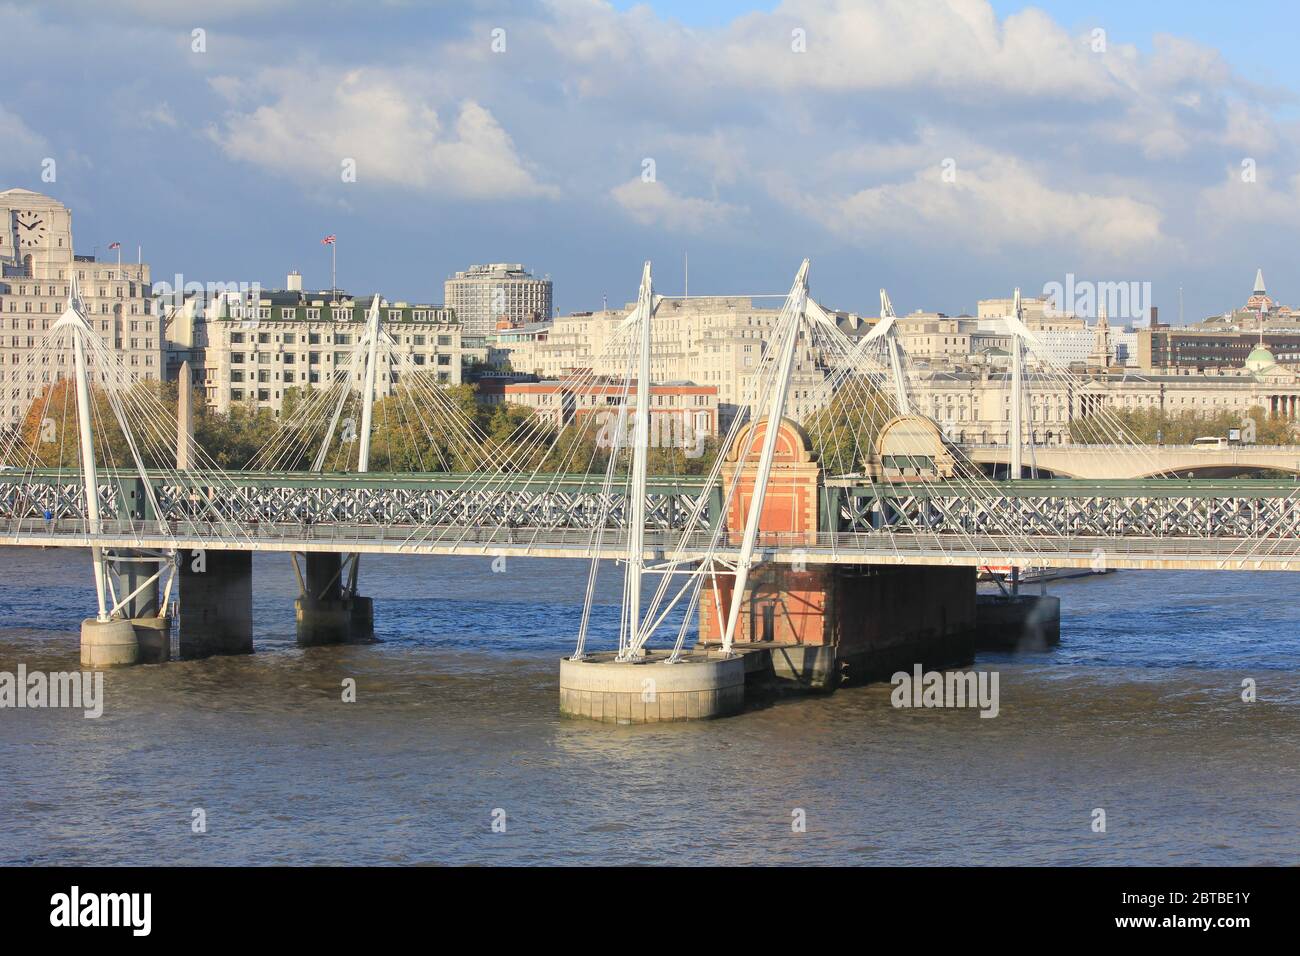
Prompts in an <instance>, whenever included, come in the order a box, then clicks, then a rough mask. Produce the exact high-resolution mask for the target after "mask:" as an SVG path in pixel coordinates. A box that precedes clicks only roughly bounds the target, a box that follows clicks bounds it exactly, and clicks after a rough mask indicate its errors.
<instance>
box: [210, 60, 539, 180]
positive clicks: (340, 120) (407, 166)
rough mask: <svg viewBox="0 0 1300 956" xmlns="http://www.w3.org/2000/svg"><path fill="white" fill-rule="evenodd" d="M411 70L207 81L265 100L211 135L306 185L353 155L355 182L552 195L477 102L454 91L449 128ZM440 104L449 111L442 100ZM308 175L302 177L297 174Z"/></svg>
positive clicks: (268, 74)
mask: <svg viewBox="0 0 1300 956" xmlns="http://www.w3.org/2000/svg"><path fill="white" fill-rule="evenodd" d="M424 80H425V78H424V77H422V76H421V75H419V74H417V73H411V72H406V73H402V72H391V71H386V70H377V69H354V70H349V71H347V72H345V73H342V74H341V75H340V74H337V73H335V72H333V71H329V70H325V69H318V70H297V69H277V70H268V71H265V72H263V73H262V74H261V75H259V76H258V77H256V78H255V79H254V80H253V81H252V82H242V81H239V80H235V79H232V78H229V77H223V78H218V79H217V80H214V82H213V87H214V89H216V90H218V92H220V93H222V94H223V95H224V96H226V97H227V98H228V99H230V100H232V101H235V102H242V101H245V100H248V99H253V100H258V99H261V98H264V97H265V96H266V95H267V94H269V96H270V99H271V101H270V102H262V103H261V104H260V105H257V106H252V107H250V108H247V109H246V111H240V110H235V111H232V112H231V113H230V114H228V115H227V116H226V118H225V120H224V122H223V123H222V125H221V127H220V128H219V129H218V130H216V131H214V134H213V135H214V137H215V138H216V140H217V141H218V142H219V143H220V145H221V148H222V149H223V150H225V152H226V153H227V154H228V155H229V156H231V157H233V158H236V159H241V160H244V161H246V162H250V163H254V164H256V165H259V166H262V167H264V168H267V169H271V170H274V171H276V172H280V173H285V174H289V175H293V176H305V177H307V178H308V179H309V180H311V183H310V184H311V185H315V184H316V183H317V182H319V181H321V180H323V179H324V178H327V177H333V178H335V179H336V180H337V179H338V178H339V177H340V175H341V170H342V163H343V161H344V160H345V159H352V160H355V162H356V172H357V182H359V183H365V182H378V183H383V184H390V185H396V186H404V187H408V188H411V189H416V190H419V191H421V192H424V193H428V194H431V195H436V196H440V197H446V198H455V199H518V198H529V197H554V196H555V195H557V191H556V190H555V189H554V187H551V186H547V185H543V184H541V183H539V182H538V181H537V180H536V179H535V178H534V176H533V173H532V172H531V171H530V170H529V169H528V167H527V165H526V164H525V163H524V161H523V160H522V159H521V157H520V156H519V153H518V151H517V150H516V149H515V144H514V141H513V140H512V139H511V137H510V135H509V134H508V133H507V132H506V131H505V130H504V129H502V127H501V125H500V124H499V123H498V122H497V121H496V119H495V118H494V117H493V116H492V113H491V112H490V111H489V110H488V109H487V108H486V107H484V106H482V105H480V104H479V103H478V102H476V101H474V100H472V99H465V100H461V101H460V102H459V103H458V104H456V106H455V107H454V109H455V113H454V115H455V118H454V120H453V122H452V125H451V128H450V129H447V128H445V127H444V124H443V121H442V119H441V117H440V116H439V112H438V110H437V109H435V108H434V107H433V106H432V105H431V104H430V103H429V102H428V101H427V100H426V99H425V98H424V96H423V95H422V93H421V90H422V89H423V88H424ZM446 112H451V110H450V109H449V110H447V111H446ZM304 185H308V183H304Z"/></svg>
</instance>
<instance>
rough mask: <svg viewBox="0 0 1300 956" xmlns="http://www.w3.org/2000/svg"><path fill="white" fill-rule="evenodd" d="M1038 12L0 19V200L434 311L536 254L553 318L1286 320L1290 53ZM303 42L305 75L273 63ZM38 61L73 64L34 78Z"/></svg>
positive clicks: (281, 8)
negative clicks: (1136, 286)
mask: <svg viewBox="0 0 1300 956" xmlns="http://www.w3.org/2000/svg"><path fill="white" fill-rule="evenodd" d="M1043 6H1045V7H1046V11H1044V10H1042V9H1038V8H1031V7H1027V6H1026V5H1024V4H1015V3H995V4H992V5H989V4H985V3H979V2H970V3H941V2H937V0H936V2H932V3H923V4H895V3H879V4H874V5H869V6H866V7H862V6H858V5H846V4H840V3H834V2H829V0H828V2H804V3H788V4H784V5H782V6H780V7H779V8H776V9H775V10H773V9H772V8H771V7H772V5H770V4H759V5H757V8H756V9H754V10H752V11H750V12H745V10H746V7H745V6H744V5H740V4H732V5H728V6H726V7H724V8H721V10H722V12H717V11H716V10H715V11H714V12H712V13H711V14H698V13H693V12H692V8H689V7H688V6H687V5H683V4H672V3H666V4H652V5H650V6H635V7H632V6H630V5H627V4H621V3H620V4H617V5H616V6H614V7H611V6H607V5H604V4H597V3H584V2H557V3H551V4H510V5H502V4H479V5H473V6H470V7H468V8H463V9H462V8H455V9H451V8H447V7H444V6H441V5H429V4H419V3H414V4H401V5H391V6H385V7H383V8H380V9H379V10H378V11H372V10H371V9H370V8H369V7H368V6H366V5H359V4H353V3H348V2H338V3H334V4H331V5H329V7H328V11H329V13H328V15H327V16H316V17H312V18H304V15H303V9H304V8H302V6H301V5H300V4H298V3H295V2H292V0H284V2H280V3H275V4H262V5H253V4H235V5H231V6H229V7H228V8H227V10H226V11H225V12H221V13H214V12H212V11H210V10H202V11H201V12H196V11H197V10H201V8H200V7H196V6H195V5H193V4H167V5H163V4H157V3H152V2H148V0H136V2H134V3H130V4H128V5H127V7H128V9H129V11H130V12H131V13H132V14H133V16H132V17H125V18H124V17H116V16H109V15H108V14H107V13H106V12H104V11H102V10H100V9H98V8H97V7H95V6H94V5H92V4H86V3H81V2H79V0H64V2H58V3H54V4H49V5H46V6H45V7H42V8H37V7H35V6H33V5H30V4H23V3H5V4H0V18H3V20H4V22H5V25H6V34H7V35H10V36H12V37H14V38H15V41H16V42H15V43H14V44H13V48H14V49H13V51H12V60H13V66H14V75H15V76H17V77H20V79H19V80H18V81H17V82H16V83H15V84H13V86H12V87H11V88H10V90H9V91H8V92H7V93H6V95H5V96H4V98H3V100H0V130H3V132H4V133H5V135H6V136H7V139H8V142H9V144H10V146H9V148H7V149H6V151H5V154H4V156H3V157H0V179H2V180H3V182H4V183H5V184H6V185H12V186H19V187H23V188H29V189H33V190H36V191H38V192H43V193H46V194H49V195H53V196H55V197H56V198H58V199H59V200H60V201H62V202H64V203H66V204H67V205H68V206H70V207H71V208H73V209H74V210H76V212H77V217H78V218H77V227H78V229H77V233H78V236H79V246H80V248H79V249H78V252H81V253H90V252H93V251H95V249H96V247H97V248H98V250H99V252H100V254H101V255H102V254H104V253H105V251H106V248H107V245H108V243H110V242H112V241H119V242H121V243H122V244H123V248H124V250H125V251H126V252H127V256H125V257H124V258H130V257H131V254H132V253H134V252H135V247H136V246H137V245H143V246H144V257H145V259H146V260H147V261H149V262H151V263H152V264H153V267H154V272H155V275H157V276H159V277H166V276H171V275H174V274H176V273H177V272H180V273H182V274H184V275H186V276H187V277H190V276H193V277H194V278H196V279H198V280H199V281H241V280H248V281H253V280H260V281H262V282H263V283H264V284H265V285H266V286H267V287H273V286H274V285H277V284H278V283H279V278H278V277H280V276H283V275H284V274H285V273H287V272H288V271H289V270H291V269H298V270H299V271H300V272H302V274H303V276H304V282H305V284H306V285H308V286H314V287H321V288H324V287H327V286H328V278H329V259H328V252H327V251H326V250H324V249H323V247H321V246H320V245H319V240H320V237H321V236H324V235H328V234H336V235H337V236H338V237H339V250H338V251H339V279H338V281H339V284H340V285H341V286H343V287H344V288H350V289H355V290H358V291H364V290H365V289H370V288H383V289H385V290H392V291H393V294H394V295H396V296H401V297H403V298H407V299H410V300H417V301H422V300H428V299H430V298H436V296H437V292H436V289H437V285H438V284H439V283H441V282H442V281H443V280H445V279H446V278H447V277H448V276H450V275H451V274H453V273H454V272H455V271H457V270H459V269H463V268H465V266H467V265H468V264H470V263H473V262H497V261H509V262H522V263H524V264H526V265H527V267H528V268H529V269H531V270H532V271H534V272H535V273H537V274H539V275H541V274H549V275H551V276H552V278H553V279H554V280H555V282H556V286H557V288H556V297H555V304H556V307H557V308H558V310H559V311H560V312H572V311H585V310H589V309H597V308H599V307H600V306H601V303H602V300H603V299H605V298H607V299H608V301H609V302H611V303H623V302H627V301H630V300H631V299H632V297H633V292H634V286H635V280H636V275H635V269H634V268H632V269H630V268H629V267H628V266H627V263H628V262H633V263H635V262H639V261H642V260H643V259H652V260H654V261H655V262H656V274H657V276H658V277H659V286H660V289H661V290H662V291H664V292H669V293H675V292H680V291H681V290H682V287H683V286H684V284H685V282H684V275H683V273H684V271H685V270H684V257H685V255H686V254H688V253H689V256H690V260H691V261H690V265H691V272H692V273H693V274H692V276H691V283H690V287H691V291H692V293H695V294H718V295H734V294H745V293H750V292H757V293H767V292H775V291H779V286H781V284H782V280H781V279H779V278H778V277H780V276H784V275H785V274H786V272H788V271H789V268H790V263H791V262H797V261H798V260H799V259H800V258H801V257H802V256H804V255H808V256H811V258H812V259H813V261H814V262H815V263H816V264H817V266H816V269H815V271H814V273H813V274H812V277H811V281H812V282H813V284H814V288H815V289H816V290H817V293H818V295H819V297H820V298H821V299H823V300H824V301H827V302H828V303H831V304H834V305H835V306H836V307H837V308H842V309H846V310H851V311H857V312H860V313H862V314H872V313H873V312H874V308H873V303H874V301H875V298H876V290H877V289H878V288H879V287H881V286H886V287H888V288H889V289H890V290H891V294H892V296H893V298H894V301H895V303H896V304H897V307H898V309H899V311H900V313H901V312H910V311H913V310H914V309H918V308H920V309H924V310H927V311H929V310H935V311H943V312H947V313H949V314H959V313H961V312H963V311H969V310H970V309H971V307H972V305H973V303H974V302H975V301H976V300H977V299H979V298H980V297H983V296H987V295H991V294H998V293H1001V294H1008V293H1009V291H1010V289H1011V288H1012V287H1014V286H1017V285H1018V286H1020V287H1021V288H1022V289H1023V290H1024V291H1025V293H1026V294H1027V295H1033V294H1038V293H1039V292H1040V290H1041V288H1042V287H1043V286H1045V285H1047V284H1049V283H1053V282H1055V283H1061V282H1063V281H1064V279H1065V277H1066V276H1067V275H1069V274H1073V275H1076V276H1078V277H1080V278H1082V279H1087V280H1091V281H1097V282H1106V281H1139V282H1150V283H1151V284H1152V289H1153V298H1154V302H1155V304H1156V305H1158V306H1159V307H1160V311H1161V318H1162V319H1163V320H1165V321H1174V322H1176V321H1177V320H1178V298H1179V296H1178V290H1179V286H1180V285H1181V286H1182V287H1183V290H1184V291H1183V303H1184V306H1183V316H1184V319H1185V321H1187V322H1192V321H1196V320H1198V319H1200V318H1203V317H1205V316H1207V315H1212V314H1217V313H1221V312H1223V311H1225V310H1227V309H1229V308H1232V307H1235V306H1236V305H1237V304H1238V303H1239V302H1240V299H1241V296H1240V291H1241V287H1242V285H1243V284H1244V283H1245V282H1246V281H1248V277H1249V276H1250V275H1253V273H1254V270H1255V269H1256V268H1261V267H1262V268H1263V270H1264V272H1265V274H1266V275H1268V276H1271V277H1272V278H1271V280H1270V281H1271V283H1272V285H1273V286H1274V287H1276V290H1277V291H1276V295H1277V296H1278V297H1279V298H1281V299H1282V300H1283V301H1293V300H1294V299H1295V298H1297V297H1296V296H1294V295H1290V294H1289V290H1288V286H1289V285H1290V283H1289V282H1288V278H1287V277H1288V275H1289V263H1288V261H1287V259H1286V257H1285V253H1284V252H1283V251H1282V250H1283V249H1285V248H1286V246H1287V244H1288V242H1287V240H1288V239H1289V238H1290V227H1289V224H1288V222H1287V220H1288V217H1291V216H1292V215H1293V213H1294V212H1295V211H1296V208H1297V206H1300V198H1298V197H1297V192H1296V190H1295V188H1294V187H1293V185H1292V183H1293V182H1294V179H1293V177H1294V175H1295V170H1296V163H1295V158H1296V155H1297V151H1296V142H1295V132H1294V128H1293V121H1292V117H1291V116H1290V113H1291V112H1292V110H1293V107H1294V102H1295V100H1296V91H1295V90H1294V88H1293V87H1292V86H1289V85H1287V84H1286V83H1284V82H1282V81H1279V80H1278V79H1277V77H1276V75H1275V74H1276V73H1277V72H1278V71H1276V70H1274V69H1273V68H1272V67H1271V66H1270V63H1271V62H1274V61H1273V59H1272V58H1271V54H1270V51H1273V50H1276V49H1277V44H1278V43H1279V42H1280V41H1279V40H1276V39H1271V38H1267V37H1265V38H1260V37H1258V35H1257V33H1256V36H1255V40H1254V41H1253V42H1249V43H1248V42H1247V41H1245V40H1243V38H1242V33H1243V31H1244V32H1247V33H1249V32H1251V31H1249V30H1247V29H1246V28H1245V27H1243V26H1242V25H1240V24H1234V25H1231V27H1230V28H1227V27H1225V28H1224V29H1211V27H1212V26H1214V24H1213V18H1212V17H1210V16H1209V15H1208V14H1207V13H1206V11H1205V10H1200V11H1198V12H1197V14H1196V15H1195V16H1189V17H1187V18H1180V20H1181V22H1180V23H1179V27H1178V30H1176V31H1174V33H1172V34H1162V33H1157V31H1155V30H1154V29H1153V27H1152V25H1151V23H1150V22H1149V21H1150V19H1151V18H1150V17H1149V16H1144V15H1142V14H1137V13H1128V12H1125V11H1124V10H1123V9H1122V8H1121V7H1119V5H1117V4H1111V3H1104V4H1098V5H1096V6H1095V7H1093V8H1091V9H1092V10H1095V13H1092V12H1088V11H1086V10H1085V11H1084V12H1061V10H1060V9H1058V7H1060V5H1058V4H1046V5H1043ZM1276 16H1277V17H1281V18H1282V19H1281V20H1279V21H1276V22H1285V20H1286V18H1287V17H1289V16H1290V14H1288V13H1286V12H1285V11H1283V10H1281V9H1280V8H1279V10H1278V11H1276ZM921 23H925V25H926V31H925V33H924V35H923V34H922V33H921V32H920V30H919V28H918V24H921ZM417 28H418V29H417ZM1097 29H1101V30H1105V31H1106V32H1105V34H1104V38H1103V39H1104V42H1103V46H1104V49H1103V50H1094V46H1095V44H1096V43H1097V39H1098V38H1097V36H1096V35H1095V33H1094V31H1095V30H1097ZM196 30H201V31H204V32H203V33H202V34H201V35H196V34H195V32H194V31H196ZM497 30H501V31H504V33H500V34H496V33H494V31H497ZM800 30H802V31H804V32H803V34H802V35H800V34H798V33H797V31H800ZM291 31H292V34H293V36H295V37H297V36H302V35H306V36H310V38H311V39H312V41H313V45H312V47H311V52H304V50H303V49H302V48H300V47H295V48H294V49H295V52H294V53H293V54H292V55H291V56H281V55H279V53H277V51H278V50H282V49H287V48H290V46H291V45H290V44H289V42H288V38H289V36H290V32H291ZM1285 32H1286V31H1285V30H1277V31H1273V33H1274V35H1275V36H1280V35H1282V34H1284V33H1285ZM417 35H418V36H421V37H422V39H421V41H420V42H419V43H418V44H417V43H414V42H412V41H410V40H409V39H407V37H410V36H417ZM200 36H201V42H200ZM575 37H576V38H579V39H573V38H575ZM1216 38H1217V39H1216ZM1211 41H1214V42H1216V43H1218V44H1219V45H1218V46H1211V45H1207V44H1209V43H1210V42H1211ZM494 43H499V46H500V50H499V52H494V47H493V44H494ZM196 47H201V49H196ZM795 47H800V48H801V49H803V50H805V51H806V52H804V53H799V52H797V51H796V49H795ZM50 49H58V50H61V51H63V55H65V56H67V57H69V58H71V59H73V60H75V61H76V62H77V63H79V64H81V69H80V71H73V72H72V74H71V77H70V78H69V79H67V80H65V81H64V82H61V83H60V84H57V85H52V84H49V83H47V82H45V81H44V80H43V79H41V78H42V76H43V75H45V72H46V71H47V69H48V67H47V66H44V65H42V62H41V61H42V58H43V57H44V56H45V55H46V54H45V53H44V52H43V51H48V50H50ZM886 54H887V55H886ZM628 62H635V63H638V64H640V66H639V69H640V72H639V73H636V72H634V71H630V70H628V69H626V68H625V67H624V66H623V65H622V64H624V63H628ZM760 64H761V65H762V66H763V68H762V69H759V68H758V66H759V65H760ZM688 88H695V89H697V90H704V91H705V92H703V93H699V94H698V95H697V96H696V100H697V102H696V105H697V107H698V108H697V109H695V110H693V111H692V115H691V117H690V118H689V119H687V118H685V117H683V116H681V115H680V111H679V110H677V109H675V103H676V102H677V98H678V97H680V96H681V95H682V94H683V93H684V91H685V90H687V89H688ZM73 130H75V131H76V134H75V135H74V134H73V133H72V132H71V131H73ZM1085 142H1086V143H1092V144H1095V148H1091V149H1084V148H1082V146H1081V143H1085ZM347 159H352V160H354V161H355V170H354V171H355V181H344V177H343V171H342V164H343V163H344V161H345V160H347ZM46 160H54V163H55V166H54V174H55V179H54V181H53V182H48V181H45V180H44V179H43V178H42V177H43V173H44V172H45V169H46V167H45V165H44V163H45V161H46ZM646 160H653V164H652V165H651V166H647V165H646ZM948 160H951V161H952V162H951V164H948V162H947V161H948ZM1246 160H1249V161H1251V163H1252V164H1253V165H1252V166H1251V167H1250V168H1249V170H1247V169H1246V168H1244V167H1243V166H1242V164H1243V162H1244V161H1246ZM1247 172H1249V173H1250V177H1251V181H1246V180H1245V179H1243V176H1245V175H1246V173H1247ZM649 173H652V174H653V175H652V178H650V179H647V178H646V177H647V174H649ZM948 174H952V176H953V178H952V180H951V181H948V180H945V179H944V177H945V175H948ZM1243 276H1244V277H1247V278H1242V277H1243ZM1004 287H1005V288H1004Z"/></svg>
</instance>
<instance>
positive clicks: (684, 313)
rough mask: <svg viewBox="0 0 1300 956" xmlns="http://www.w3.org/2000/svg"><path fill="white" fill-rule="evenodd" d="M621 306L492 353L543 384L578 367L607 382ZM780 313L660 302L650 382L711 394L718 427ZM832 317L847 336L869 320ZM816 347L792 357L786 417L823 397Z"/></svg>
mask: <svg viewBox="0 0 1300 956" xmlns="http://www.w3.org/2000/svg"><path fill="white" fill-rule="evenodd" d="M632 308H633V305H632V304H631V303H629V304H628V305H627V306H625V307H624V308H623V309H605V310H602V311H600V312H576V313H574V314H572V315H564V316H558V317H557V318H556V319H555V320H554V321H553V322H552V323H550V325H549V327H547V328H544V329H543V328H538V329H534V330H532V331H530V332H529V333H528V334H527V335H521V336H510V335H508V334H507V333H504V332H503V333H501V334H499V335H498V337H497V348H498V349H499V350H500V351H501V353H502V354H503V355H505V356H507V359H506V360H507V361H508V362H509V364H510V367H511V368H512V369H514V370H515V371H518V372H532V373H535V374H536V375H538V376H539V377H540V378H543V379H559V378H562V377H564V376H565V375H567V374H569V373H571V372H573V371H575V370H579V369H590V370H591V371H592V372H593V373H594V374H596V375H599V376H604V377H607V378H611V379H613V378H621V377H623V376H625V375H626V374H627V371H628V369H627V360H626V355H619V354H615V350H614V349H613V347H612V341H613V336H614V335H615V333H616V332H617V330H618V326H619V323H621V322H622V321H623V320H624V319H625V318H626V316H627V313H628V312H629V311H630V310H631V309H632ZM780 315H781V310H780V309H779V308H775V307H765V306H759V305H756V304H755V302H754V300H753V299H752V298H750V297H748V296H692V297H691V298H689V299H681V298H665V299H663V300H661V301H660V303H659V307H658V309H657V310H656V311H655V317H654V321H653V322H652V323H651V326H650V334H651V338H652V343H653V344H652V348H651V359H650V377H651V379H652V380H653V381H655V382H694V383H697V384H698V385H705V386H711V387H713V388H716V389H717V393H718V407H719V416H720V422H721V427H722V428H723V429H725V428H727V427H728V425H729V424H730V422H731V418H732V416H733V415H734V414H735V412H736V410H737V409H738V408H739V407H740V406H741V405H743V404H746V403H748V402H749V401H750V400H751V391H752V389H753V383H754V381H755V376H756V375H757V374H758V371H759V363H760V360H761V358H762V354H763V349H764V347H765V343H766V341H767V340H768V338H770V336H771V331H772V329H773V328H774V327H775V325H776V322H777V320H778V318H779V317H780ZM832 319H833V320H834V321H835V322H836V324H837V325H838V326H839V327H840V328H841V329H842V330H843V331H844V332H845V334H846V335H847V336H849V338H850V339H856V338H858V337H860V336H862V335H865V334H866V332H867V331H868V329H869V328H870V324H871V323H870V322H869V321H868V320H865V319H862V318H860V317H859V316H857V315H852V314H849V313H843V312H836V313H832ZM822 359H823V356H821V355H820V354H819V352H818V350H817V349H815V348H813V347H812V345H811V344H810V343H807V342H801V343H800V347H799V348H798V350H797V352H796V356H795V364H794V371H793V374H792V378H791V384H790V395H789V400H788V402H787V406H786V409H787V413H788V414H790V415H792V416H794V417H795V418H803V417H804V416H806V415H808V414H810V413H811V412H812V411H815V410H816V407H817V406H818V404H819V402H820V398H821V397H822V396H823V395H824V393H825V389H824V388H823V385H824V383H825V381H826V378H827V375H828V374H829V373H828V369H827V366H826V364H825V363H824V361H822Z"/></svg>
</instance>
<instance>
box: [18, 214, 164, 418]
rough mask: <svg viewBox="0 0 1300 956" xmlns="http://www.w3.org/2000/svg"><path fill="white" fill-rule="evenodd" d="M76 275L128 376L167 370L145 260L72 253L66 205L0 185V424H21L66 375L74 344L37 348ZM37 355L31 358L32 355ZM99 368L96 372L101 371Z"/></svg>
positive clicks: (154, 375)
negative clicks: (48, 389) (45, 350)
mask: <svg viewBox="0 0 1300 956" xmlns="http://www.w3.org/2000/svg"><path fill="white" fill-rule="evenodd" d="M74 275H75V276H76V278H77V283H78V286H79V287H80V290H81V297H82V299H83V301H84V302H85V306H86V312H87V316H86V317H87V319H89V320H90V324H91V326H92V328H93V329H94V331H95V332H96V333H97V334H98V335H99V336H100V338H101V340H102V341H103V342H104V344H105V346H106V347H107V348H108V349H109V350H110V351H112V352H114V353H116V354H117V355H120V356H121V359H122V362H123V365H124V367H125V368H126V369H127V376H128V379H129V380H130V381H141V380H147V379H154V380H157V379H160V378H162V377H163V376H164V375H165V373H166V359H165V352H166V344H165V336H164V329H163V327H162V322H161V321H160V320H159V317H158V316H157V315H154V314H153V313H152V305H151V298H150V292H151V288H150V280H149V266H148V264H146V263H140V262H131V263H127V262H124V263H122V264H121V265H120V266H119V264H118V260H117V256H116V255H113V257H112V259H111V261H109V260H106V259H100V258H97V257H96V256H87V255H77V254H76V253H75V251H74V247H73V241H72V212H71V210H69V209H68V207H67V206H65V205H63V203H61V202H59V201H58V200H57V199H53V198H51V197H49V196H44V195H42V194H40V193H36V192H32V191H30V190H27V189H7V190H5V191H4V192H0V390H2V391H0V429H6V428H12V427H14V426H15V425H17V424H18V423H20V422H21V421H22V419H23V417H24V416H25V415H26V413H27V408H28V406H29V405H30V404H31V402H32V401H34V400H35V399H36V398H37V397H38V396H39V395H40V394H41V393H42V391H43V390H44V388H45V386H46V385H49V384H52V383H53V382H56V381H58V380H59V379H60V378H63V377H64V376H66V375H69V374H71V370H72V350H71V348H70V347H68V348H65V349H63V350H61V351H59V352H57V353H53V354H48V355H45V354H42V342H43V339H44V335H45V333H46V332H47V331H48V330H49V328H50V326H52V325H53V324H54V323H55V322H56V321H58V318H59V316H60V315H62V313H63V310H64V309H65V308H66V306H67V300H68V290H69V287H70V285H71V281H72V277H73V276H74ZM33 355H35V356H37V357H38V358H37V359H36V360H34V361H29V357H30V356H33ZM103 374H104V373H102V372H101V373H100V375H101V376H103Z"/></svg>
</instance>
